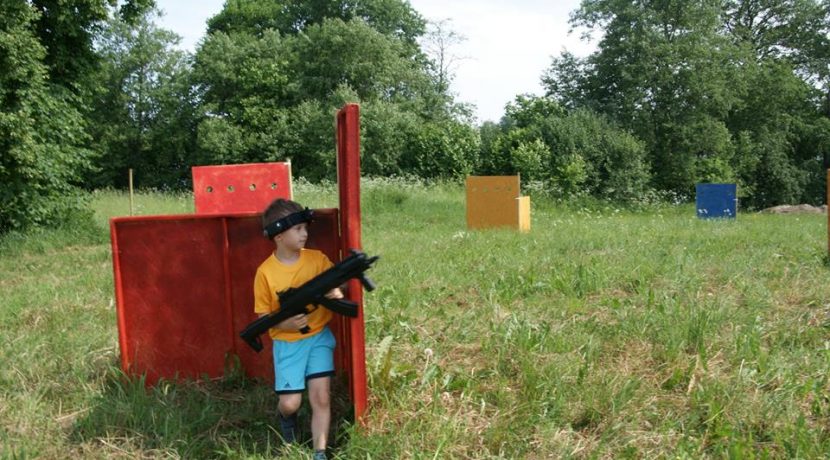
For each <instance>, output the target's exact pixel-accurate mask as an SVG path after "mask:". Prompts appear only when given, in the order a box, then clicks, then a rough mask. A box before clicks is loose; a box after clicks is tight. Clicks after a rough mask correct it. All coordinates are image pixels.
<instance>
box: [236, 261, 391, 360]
mask: <svg viewBox="0 0 830 460" xmlns="http://www.w3.org/2000/svg"><path fill="white" fill-rule="evenodd" d="M350 252H351V255H350V256H349V257H346V258H345V259H343V260H342V261H340V262H339V263H337V264H336V265H334V266H333V267H331V268H329V269H328V270H326V271H324V272H322V273H320V274H319V275H317V276H315V277H314V278H312V279H310V280H308V282H306V283H305V284H303V285H302V286H300V287H298V288H291V289H289V290H287V291H284V292H280V293H277V296H278V297H279V299H280V309H279V311H277V312H274V313H269V314H268V315H266V316H263V317H261V318H259V319H257V320H256V321H254V322H252V323H251V324H249V325H248V326H247V327H246V328H245V329H244V330H243V331H242V332H240V333H239V336H240V337H242V340H244V341H245V343H247V344H248V345H249V346H250V347H251V348H253V349H254V351H256V352H259V351H260V350H262V340H260V338H259V336H260V335H261V334H263V333H264V332H265V331H267V330H268V329H270V328H272V327H274V326H276V325H277V324H279V323H281V322H283V321H285V320H286V319H288V318H290V317H292V316H294V315H299V314H308V313H311V312H313V311H314V310H316V309H317V306H318V305H322V306H324V307H326V308H328V309H329V310H331V311H333V312H335V313H338V314H341V315H343V316H348V317H349V318H355V317H357V304H356V303H354V302H352V301H350V300H345V299H329V298H326V296H325V295H326V293H328V292H329V291H331V290H332V289H334V288H336V287H339V286H341V285H342V284H343V283H345V282H346V281H349V280H350V279H352V278H357V279H358V280H360V283H361V284H362V285H363V287H364V288H366V290H367V291H374V290H375V284H374V283H373V282H372V280H370V279H369V278H367V277H366V275H364V272H365V271H366V270H368V269H369V267H371V266H372V264H373V263H375V261H376V260H378V256H375V257H366V254H364V253H362V252H360V251H358V250H356V249H352V250H350ZM308 331H309V328H308V326H306V327H304V328H302V329H300V332H302V333H303V334H307V333H308Z"/></svg>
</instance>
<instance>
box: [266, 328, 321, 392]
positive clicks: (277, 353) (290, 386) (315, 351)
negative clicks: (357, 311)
mask: <svg viewBox="0 0 830 460" xmlns="http://www.w3.org/2000/svg"><path fill="white" fill-rule="evenodd" d="M334 344H335V340H334V334H332V333H331V330H330V329H329V328H328V326H326V327H324V328H323V330H322V331H320V332H319V333H317V334H314V335H313V336H311V337H309V338H307V339H300V340H297V341H296V342H285V341H282V340H274V391H276V392H277V393H278V394H284V393H302V392H303V390H305V382H306V380H311V379H315V378H318V377H328V376H331V375H334Z"/></svg>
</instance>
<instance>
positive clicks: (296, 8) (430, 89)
mask: <svg viewBox="0 0 830 460" xmlns="http://www.w3.org/2000/svg"><path fill="white" fill-rule="evenodd" d="M311 6H315V7H314V8H311ZM209 24H210V27H209V31H210V33H209V35H208V36H207V37H206V39H205V41H204V42H203V44H202V45H201V47H200V48H199V49H198V51H197V53H196V56H195V67H194V79H195V81H196V82H197V83H198V86H199V89H200V95H201V100H202V103H203V108H204V111H205V114H206V117H205V118H204V120H202V121H201V122H200V124H199V128H198V142H199V147H200V152H201V154H202V155H203V156H202V157H201V158H200V161H203V162H210V163H235V162H248V161H275V160H284V159H287V158H291V160H292V163H293V165H294V166H295V168H294V170H295V171H297V173H298V174H300V175H303V176H305V177H307V178H309V179H318V178H322V177H332V176H333V175H334V172H335V168H336V165H335V155H334V129H333V120H334V115H335V113H336V110H337V109H338V108H339V107H341V106H342V104H344V103H345V102H359V103H360V104H361V105H362V108H363V110H362V113H363V114H364V119H363V123H362V125H363V128H362V142H363V146H364V149H363V151H364V158H365V162H364V165H365V166H364V167H365V168H366V171H367V173H369V174H397V173H403V172H407V171H408V172H415V171H418V173H419V174H423V175H447V174H460V171H468V170H470V168H471V167H472V165H473V164H474V163H475V161H474V159H475V157H476V156H477V151H478V143H477V136H476V133H475V130H474V129H473V128H472V127H471V126H469V123H468V121H469V120H468V113H469V112H468V111H467V109H466V108H465V107H464V106H458V105H455V104H453V103H452V98H451V97H449V95H448V94H443V93H441V91H442V90H441V86H440V85H438V84H436V81H435V80H434V77H433V75H432V74H431V73H430V69H431V67H430V61H429V58H428V57H427V56H426V55H425V54H424V53H423V52H422V51H421V50H420V48H419V47H418V44H417V38H418V37H419V36H420V34H422V33H423V30H424V28H423V25H424V23H423V20H422V19H421V18H420V16H418V15H417V13H415V12H414V11H413V10H412V9H411V7H410V6H409V5H408V3H406V2H402V1H400V0H374V1H363V2H360V1H358V2H348V3H347V2H339V1H330V2H316V3H315V2H310V3H309V2H276V3H267V4H266V3H260V2H250V1H234V2H228V3H227V4H226V5H225V8H224V9H223V11H222V12H221V13H219V14H218V15H217V16H215V17H214V18H212V19H211V20H210V21H209ZM455 135H459V136H460V137H459V139H458V143H457V144H453V143H452V139H453V137H452V136H455ZM471 139H476V140H475V141H471ZM442 162H443V164H444V165H445V166H446V168H447V171H446V172H440V171H439V170H438V169H439V168H438V167H437V166H436V165H437V164H441V163H442Z"/></svg>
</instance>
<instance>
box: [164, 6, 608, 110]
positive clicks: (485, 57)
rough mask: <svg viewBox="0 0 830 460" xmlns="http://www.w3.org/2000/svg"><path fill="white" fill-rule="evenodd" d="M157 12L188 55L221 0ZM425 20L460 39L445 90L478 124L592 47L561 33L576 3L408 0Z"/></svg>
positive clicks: (452, 51) (574, 35)
mask: <svg viewBox="0 0 830 460" xmlns="http://www.w3.org/2000/svg"><path fill="white" fill-rule="evenodd" d="M156 3H157V5H158V6H159V8H160V9H161V10H162V11H163V12H164V16H162V17H161V18H160V19H159V20H158V24H159V25H160V26H161V27H163V28H165V29H168V30H171V31H173V32H175V33H176V34H178V35H179V36H181V37H182V41H181V48H182V49H185V50H188V51H194V50H195V48H196V46H197V44H198V43H199V41H200V40H201V39H202V38H203V37H204V34H205V29H206V26H207V20H208V19H209V18H210V17H212V16H214V15H215V14H216V13H218V12H219V11H220V10H221V9H222V6H223V4H224V0H156ZM409 3H410V4H411V5H412V7H413V8H414V9H415V10H416V11H417V12H418V13H420V14H421V15H422V16H423V17H424V18H426V19H427V20H430V21H445V20H446V21H447V22H446V23H445V24H447V26H448V27H449V29H451V30H452V31H453V32H455V33H456V34H459V35H460V36H462V37H463V38H464V40H463V41H462V42H460V43H459V44H457V45H455V46H454V47H452V48H450V50H449V53H450V54H451V55H452V56H455V57H456V58H457V59H456V65H455V67H454V69H451V70H453V72H454V75H455V78H454V80H453V82H452V86H451V88H450V90H451V91H452V92H453V93H454V95H455V97H456V100H457V101H458V102H464V103H470V104H473V105H474V106H475V107H476V111H475V113H476V115H477V118H478V121H480V122H483V121H487V120H489V121H498V120H499V119H500V118H501V116H502V115H503V114H504V106H505V105H506V104H507V103H508V102H510V101H512V100H513V99H514V98H515V97H516V95H519V94H535V95H541V94H542V86H541V83H540V78H541V76H542V73H543V72H544V71H545V69H547V68H548V67H549V66H550V63H551V59H552V58H553V57H555V56H558V55H559V54H560V53H561V52H562V51H565V50H567V51H569V52H571V53H573V54H575V55H577V56H586V55H587V54H589V53H590V52H591V51H593V49H594V45H593V44H591V43H587V42H584V41H582V40H580V37H579V32H578V31H574V32H572V33H569V29H570V27H569V25H568V16H569V14H570V12H571V11H573V10H575V9H576V8H577V7H578V6H579V3H580V0H557V1H551V0H410V2H409Z"/></svg>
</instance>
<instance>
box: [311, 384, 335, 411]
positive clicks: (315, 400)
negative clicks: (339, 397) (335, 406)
mask: <svg viewBox="0 0 830 460" xmlns="http://www.w3.org/2000/svg"><path fill="white" fill-rule="evenodd" d="M308 400H309V403H311V407H313V408H321V409H325V408H327V407H329V405H331V393H329V391H327V389H318V391H309V393H308Z"/></svg>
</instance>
